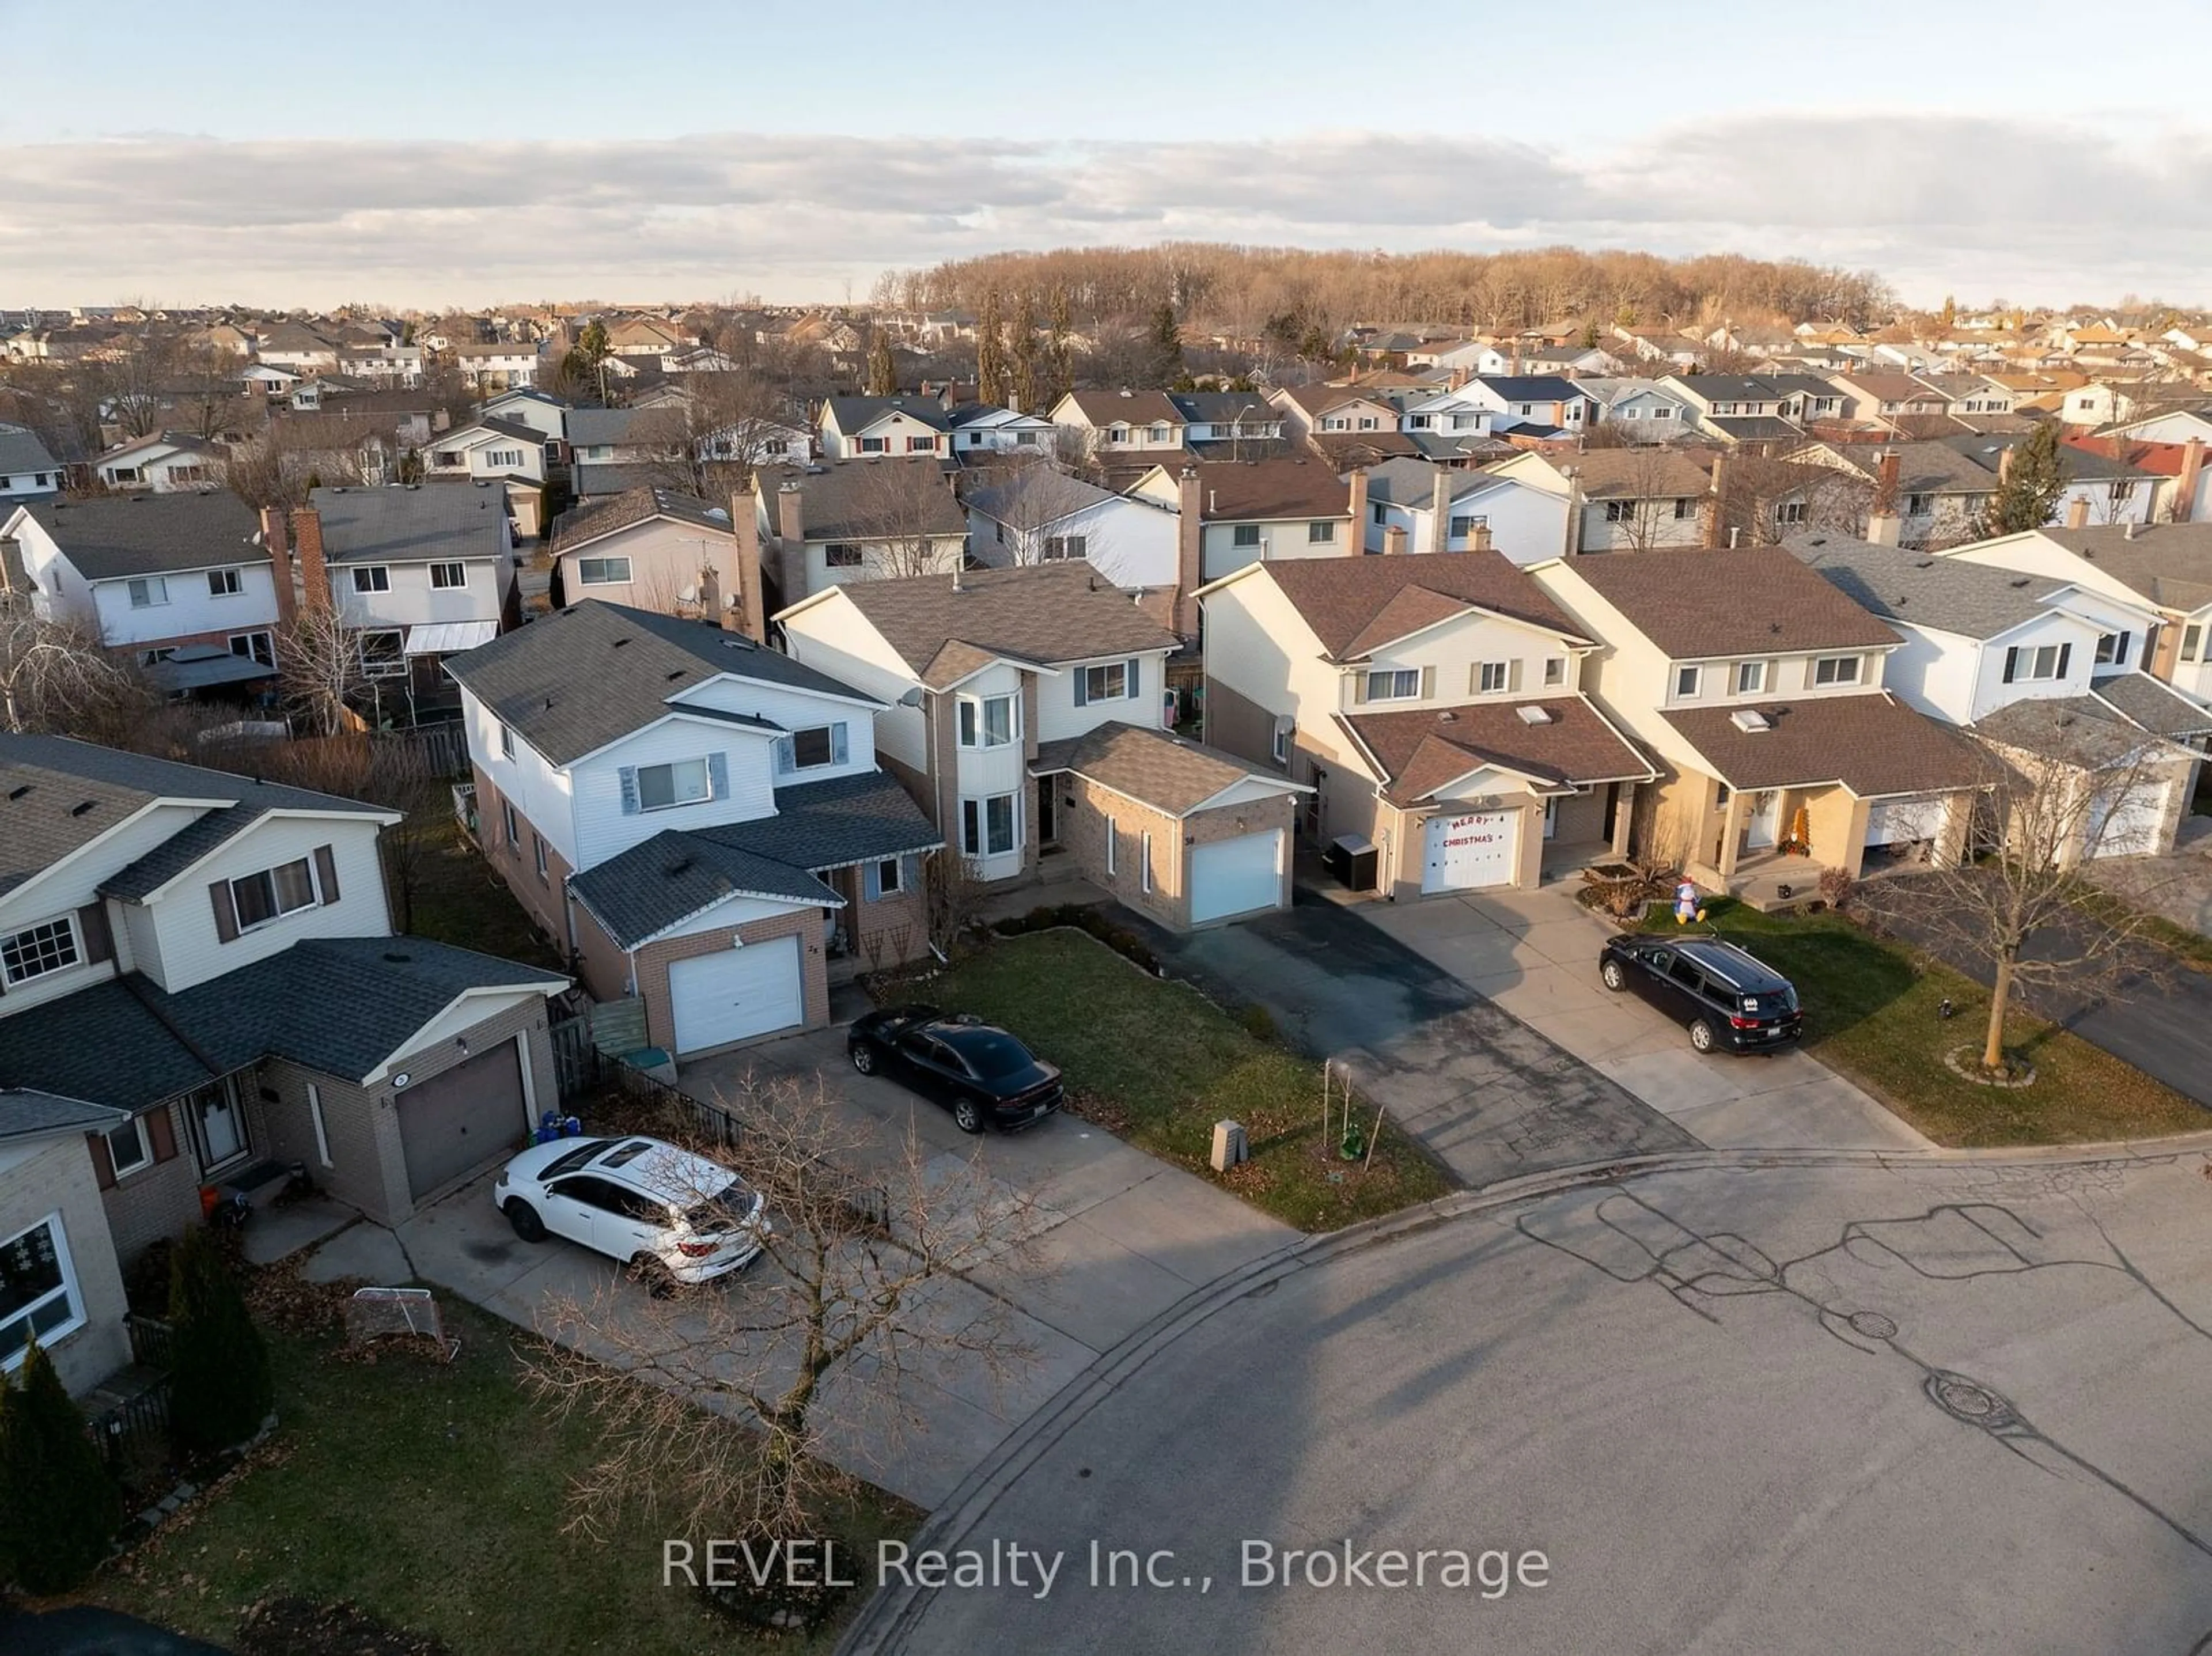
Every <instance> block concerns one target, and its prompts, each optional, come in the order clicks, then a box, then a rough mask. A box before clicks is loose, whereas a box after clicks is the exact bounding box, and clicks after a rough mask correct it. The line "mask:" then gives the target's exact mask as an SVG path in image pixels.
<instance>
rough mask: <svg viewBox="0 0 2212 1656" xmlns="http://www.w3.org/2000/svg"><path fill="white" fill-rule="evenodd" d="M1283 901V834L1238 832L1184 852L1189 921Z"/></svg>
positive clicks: (1200, 921)
mask: <svg viewBox="0 0 2212 1656" xmlns="http://www.w3.org/2000/svg"><path fill="white" fill-rule="evenodd" d="M1282 901H1283V831H1282V830H1281V829H1280V828H1271V829H1269V830H1268V831H1267V833H1265V834H1239V835H1237V838H1235V839H1233V840H1215V841H1214V842H1213V843H1212V845H1205V846H1198V847H1197V848H1196V849H1195V850H1194V851H1193V852H1191V853H1190V923H1191V924H1192V925H1205V924H1206V921H1208V920H1218V919H1226V918H1227V917H1228V916H1230V915H1231V914H1249V913H1252V912H1253V911H1254V910H1255V909H1261V908H1274V907H1279V906H1280V904H1281V903H1282Z"/></svg>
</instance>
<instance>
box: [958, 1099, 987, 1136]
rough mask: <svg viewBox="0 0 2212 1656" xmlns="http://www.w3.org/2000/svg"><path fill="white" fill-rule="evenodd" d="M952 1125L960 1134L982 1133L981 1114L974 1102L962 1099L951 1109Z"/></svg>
mask: <svg viewBox="0 0 2212 1656" xmlns="http://www.w3.org/2000/svg"><path fill="white" fill-rule="evenodd" d="M952 1125H954V1126H956V1127H957V1128H959V1129H960V1131H962V1132H981V1131H983V1113H982V1111H981V1110H979V1109H977V1108H976V1107H975V1100H974V1099H972V1098H963V1099H962V1100H961V1101H959V1102H958V1103H957V1104H955V1105H954V1106H953V1107H952Z"/></svg>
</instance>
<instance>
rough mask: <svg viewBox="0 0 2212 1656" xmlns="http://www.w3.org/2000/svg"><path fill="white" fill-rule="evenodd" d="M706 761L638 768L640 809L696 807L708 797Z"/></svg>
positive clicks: (699, 760) (685, 761) (688, 760)
mask: <svg viewBox="0 0 2212 1656" xmlns="http://www.w3.org/2000/svg"><path fill="white" fill-rule="evenodd" d="M709 797H710V796H709V792H708V779H707V761H705V760H703V759H678V760H677V761H673V762H672V763H670V764H666V765H640V766H639V767H637V804H638V809H639V810H667V809H668V808H669V807H670V806H671V805H696V804H698V803H699V802H700V801H701V800H702V799H705V798H709Z"/></svg>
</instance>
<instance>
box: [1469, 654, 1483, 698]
mask: <svg viewBox="0 0 2212 1656" xmlns="http://www.w3.org/2000/svg"><path fill="white" fill-rule="evenodd" d="M1467 693H1468V695H1481V694H1482V664H1481V663H1480V662H1479V661H1470V662H1468V664H1467Z"/></svg>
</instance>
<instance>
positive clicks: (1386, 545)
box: [1383, 524, 1406, 558]
mask: <svg viewBox="0 0 2212 1656" xmlns="http://www.w3.org/2000/svg"><path fill="white" fill-rule="evenodd" d="M1405 552H1406V529H1405V525H1402V524H1392V525H1390V526H1389V528H1388V529H1386V530H1384V531H1383V554H1384V555H1386V556H1388V557H1393V558H1396V557H1403V556H1404V555H1405Z"/></svg>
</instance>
